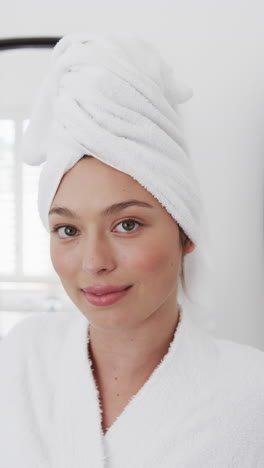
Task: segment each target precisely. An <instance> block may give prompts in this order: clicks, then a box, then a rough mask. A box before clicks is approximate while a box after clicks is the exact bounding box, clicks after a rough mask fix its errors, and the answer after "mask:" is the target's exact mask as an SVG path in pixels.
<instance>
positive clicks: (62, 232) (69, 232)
mask: <svg viewBox="0 0 264 468" xmlns="http://www.w3.org/2000/svg"><path fill="white" fill-rule="evenodd" d="M54 232H57V233H58V236H59V237H60V238H61V239H67V237H74V236H76V234H77V232H78V229H76V228H75V227H73V226H58V227H56V228H55V229H54Z"/></svg>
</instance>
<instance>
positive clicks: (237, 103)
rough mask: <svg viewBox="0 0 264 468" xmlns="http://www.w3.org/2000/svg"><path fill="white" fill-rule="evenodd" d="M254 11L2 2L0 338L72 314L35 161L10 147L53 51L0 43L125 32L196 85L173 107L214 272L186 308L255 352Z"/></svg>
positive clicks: (261, 45)
mask: <svg viewBox="0 0 264 468" xmlns="http://www.w3.org/2000/svg"><path fill="white" fill-rule="evenodd" d="M263 13H264V6H263V3H262V2H261V1H256V0H253V1H243V0H240V1H235V0H229V1H227V0H222V1H221V2H217V1H212V0H199V2H197V1H195V0H185V1H184V2H180V1H178V0H174V1H172V0H171V1H168V0H162V1H155V0H152V1H147V0H140V1H139V0H133V2H124V1H121V0H113V1H111V2H109V1H106V0H97V1H96V2H94V1H90V0H86V1H80V0H75V2H73V3H71V2H68V3H66V2H64V1H60V0H57V1H51V0H46V1H45V3H44V2H36V1H33V0H24V1H23V2H19V1H14V0H10V1H9V2H8V3H7V2H6V3H5V4H2V8H1V18H0V26H1V27H0V31H1V32H0V41H1V44H2V48H1V49H0V84H1V86H0V260H1V261H0V337H3V336H4V335H5V334H6V333H7V332H8V330H10V329H11V328H12V327H13V326H14V325H15V324H16V323H18V322H19V321H20V320H24V319H25V318H26V317H28V316H29V315H31V314H36V313H38V314H39V313H55V312H56V311H59V310H60V311H65V312H73V311H75V312H76V310H75V308H74V306H73V305H72V304H71V302H70V300H69V299H68V298H67V296H66V294H65V293H64V292H63V290H62V287H61V286H60V284H59V279H58V278H57V276H56V274H55V273H54V271H53V269H52V266H51V263H50V260H49V236H48V234H47V233H46V232H45V230H44V228H43V227H42V225H41V223H40V220H39V218H38V214H37V205H36V199H37V183H38V176H39V171H40V167H30V166H26V165H25V164H23V163H22V162H21V161H20V160H19V153H18V148H19V143H20V141H21V137H22V135H23V131H24V130H25V128H26V125H27V123H28V118H29V114H30V110H31V106H32V103H33V101H34V98H35V97H36V94H37V91H38V88H39V86H40V84H41V81H42V79H43V77H44V76H45V74H46V73H47V71H48V68H49V64H50V56H51V50H52V49H51V47H46V48H33V47H31V48H19V49H18V48H13V49H10V48H9V49H8V48H6V47H5V43H4V40H7V39H14V40H15V39H21V38H25V39H26V38H53V40H54V41H56V40H58V39H59V38H60V37H61V36H63V35H64V34H67V33H71V32H83V31H90V32H95V33H97V32H99V33H100V32H115V31H119V32H126V31H128V32H131V33H134V34H138V35H139V36H141V37H142V38H145V39H146V40H148V41H150V42H152V43H153V45H154V46H155V47H156V48H157V49H158V50H159V51H160V52H161V54H162V55H163V57H164V58H165V59H166V60H167V61H168V62H169V63H170V64H171V65H172V66H174V68H175V70H176V71H177V73H178V76H179V79H180V80H182V81H184V82H186V83H187V84H189V85H190V86H191V87H192V89H193V92H194V95H193V97H192V99H190V100H189V101H188V102H187V103H186V104H184V106H183V107H182V114H183V118H184V127H185V133H186V139H187V141H188V143H189V148H190V153H191V157H192V160H193V163H194V165H195V169H196V173H197V176H198V179H199V182H200V187H201V191H202V195H203V199H204V200H203V201H204V205H205V209H206V215H207V223H208V228H209V234H210V241H211V247H210V249H211V258H212V265H213V270H212V271H211V272H210V274H207V276H206V277H205V278H203V281H202V282H201V285H200V288H199V291H197V294H196V300H197V304H189V305H187V307H188V306H189V308H190V309H191V311H192V314H193V316H194V317H196V318H197V320H198V321H200V323H201V324H202V325H203V326H204V327H205V328H207V329H208V330H209V331H210V332H211V333H213V334H214V335H216V336H218V337H222V338H227V339H232V340H234V341H237V342H240V343H244V344H248V345H251V346H255V347H258V348H260V349H263V350H264V314H263V312H264V138H263V134H264V133H263V126H264V105H263V104H264V102H263V101H264V90H263V87H264V84H263V83H264V54H263V52H264V50H263V49H264V28H263ZM187 288H188V284H187Z"/></svg>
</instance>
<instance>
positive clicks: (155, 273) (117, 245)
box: [49, 157, 194, 329]
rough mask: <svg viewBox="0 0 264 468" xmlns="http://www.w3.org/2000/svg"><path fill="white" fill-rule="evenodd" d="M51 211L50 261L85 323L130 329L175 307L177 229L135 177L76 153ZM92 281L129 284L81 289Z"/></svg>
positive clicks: (178, 261) (178, 263)
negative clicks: (101, 290) (102, 291)
mask: <svg viewBox="0 0 264 468" xmlns="http://www.w3.org/2000/svg"><path fill="white" fill-rule="evenodd" d="M129 201H133V202H131V203H130V204H128V203H127V202H129ZM135 201H137V202H140V205H141V206H139V204H138V205H137V204H136V202H135ZM120 204H123V205H120ZM115 205H116V206H115ZM143 205H144V206H143ZM110 207H112V208H111V209H110ZM51 209H52V211H53V212H52V213H51V214H50V215H49V223H50V230H51V237H50V246H51V259H52V263H53V266H54V268H55V270H56V272H57V273H58V275H59V277H60V279H61V282H62V285H63V287H64V289H65V291H66V292H67V294H68V295H69V297H70V298H71V300H72V301H73V302H74V304H75V305H76V306H77V307H78V309H79V310H80V311H81V312H82V313H83V314H84V315H85V316H86V317H87V318H88V320H89V322H90V323H91V324H92V325H94V326H96V327H100V328H102V327H103V328H112V329H113V328H118V327H119V328H127V327H134V326H138V325H140V323H141V322H142V321H145V320H147V319H149V318H150V317H152V316H153V314H159V315H163V318H164V314H166V313H171V312H172V311H175V310H177V300H176V296H177V287H178V278H179V273H180V267H181V255H182V248H181V245H180V238H179V228H178V225H177V223H176V222H175V221H174V219H173V218H172V217H171V216H170V215H169V214H168V212H167V211H166V210H165V208H163V207H162V206H161V205H160V203H159V202H158V201H157V200H156V199H155V198H154V197H153V196H152V195H151V194H150V193H149V192H148V191H147V190H145V189H144V188H143V187H142V186H141V185H140V184H139V183H138V182H137V181H135V180H134V179H133V178H132V177H130V176H129V175H127V174H125V173H123V172H120V171H118V170H116V169H114V168H112V167H110V166H108V165H106V164H104V163H102V162H101V161H99V160H97V159H96V158H92V157H89V158H85V159H81V160H80V161H79V162H78V163H77V164H76V165H75V166H74V167H73V168H72V169H71V170H70V171H69V172H67V173H66V174H65V175H64V177H63V178H62V181H61V183H60V185H59V188H58V190H57V193H56V195H55V197H54V199H53V202H52V206H51ZM192 248H194V245H192ZM189 251H190V249H189ZM95 286H114V287H120V288H125V287H127V286H130V288H129V289H127V291H126V292H125V293H121V294H119V296H120V297H119V299H117V296H118V295H117V294H113V295H111V296H110V295H109V294H108V295H105V296H101V297H99V296H95V295H94V294H87V293H85V292H84V291H83V290H84V288H90V287H95ZM109 298H110V299H112V300H113V301H114V302H112V301H111V300H110V299H109ZM109 300H110V303H109ZM96 301H97V302H96ZM100 301H101V302H102V303H103V304H102V303H100V304H99V303H98V302H100ZM105 304H107V305H105Z"/></svg>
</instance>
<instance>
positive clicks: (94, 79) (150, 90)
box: [21, 33, 202, 247]
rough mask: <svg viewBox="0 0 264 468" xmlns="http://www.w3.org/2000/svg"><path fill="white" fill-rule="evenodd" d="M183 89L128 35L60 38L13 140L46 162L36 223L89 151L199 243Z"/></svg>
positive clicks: (26, 154)
mask: <svg viewBox="0 0 264 468" xmlns="http://www.w3.org/2000/svg"><path fill="white" fill-rule="evenodd" d="M191 95H192V90H191V88H189V87H188V86H187V85H184V84H182V83H179V82H178V81H177V79H176V77H175V71H174V70H173V68H172V67H170V66H169V65H168V64H167V63H166V62H165V61H164V60H163V59H162V57H161V56H160V54H159V53H158V51H156V50H155V49H154V47H153V46H152V45H151V44H149V43H148V42H146V41H144V40H142V39H139V38H138V37H136V36H133V35H128V34H120V33H119V34H118V33H116V34H112V35H109V36H107V35H105V36H104V35H91V34H89V33H75V34H70V35H67V36H64V37H63V38H62V39H61V40H60V41H59V42H58V43H57V44H56V46H55V48H54V50H53V55H52V66H51V69H50V71H49V74H48V75H47V77H46V80H45V81H44V83H43V85H42V88H41V90H40V93H39V95H38V98H37V100H36V102H35V105H34V108H33V110H32V115H31V118H30V123H29V126H28V129H27V131H26V133H25V135H24V139H23V143H22V146H21V154H22V157H23V159H24V161H25V162H27V163H29V164H41V163H42V162H44V161H46V164H45V166H44V169H43V171H42V174H41V178H40V186H39V212H40V216H41V219H42V221H43V223H44V225H45V226H46V227H47V228H48V210H49V208H50V205H51V202H52V199H53V196H54V195H55V192H56V189H57V187H58V185H59V182H60V180H61V178H62V176H63V174H64V173H65V172H66V171H67V170H69V169H70V168H71V167H72V166H73V165H74V164H75V163H76V162H77V161H78V160H79V159H80V158H81V157H82V156H83V155H84V154H90V155H92V156H94V157H96V158H98V159H100V160H101V161H103V162H104V163H106V164H108V165H110V166H112V167H114V168H116V169H118V170H120V171H122V172H125V173H127V174H129V175H130V176H132V177H134V178H135V179H136V180H137V181H138V182H139V183H140V184H141V185H143V186H144V187H145V188H147V189H148V190H149V192H150V193H152V194H153V195H154V196H155V197H156V198H157V199H158V200H159V201H160V203H161V204H162V205H163V206H165V207H166V209H167V210H168V212H169V213H170V214H171V215H172V216H173V217H174V218H175V219H176V220H177V221H178V222H179V224H180V225H181V226H182V228H183V230H184V231H185V232H186V234H187V235H188V236H189V238H190V239H191V240H192V241H193V242H194V243H195V244H197V247H199V231H200V215H201V213H200V212H201V209H202V207H201V199H200V189H199V184H198V181H197V178H196V175H195V173H194V168H193V165H192V163H191V160H190V157H189V154H188V149H187V144H186V142H185V139H184V134H183V123H182V120H181V115H180V109H179V104H180V103H183V102H185V101H186V100H187V99H189V98H190V97H191Z"/></svg>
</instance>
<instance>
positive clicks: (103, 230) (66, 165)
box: [0, 34, 264, 468]
mask: <svg viewBox="0 0 264 468" xmlns="http://www.w3.org/2000/svg"><path fill="white" fill-rule="evenodd" d="M53 57H54V64H53V68H52V72H51V73H50V75H49V76H48V78H47V79H46V81H45V82H44V85H43V87H42V90H41V93H40V95H39V98H38V101H37V103H36V105H35V108H34V111H33V113H32V118H31V122H30V126H29V129H28V131H27V134H26V135H25V137H24V142H23V149H22V152H23V156H24V159H25V160H26V161H27V162H30V163H32V164H40V163H41V162H44V161H45V165H44V168H43V170H42V173H41V178H40V183H39V198H38V205H39V213H40V216H41V219H42V221H43V224H44V226H45V227H46V228H47V229H48V230H49V231H50V245H51V258H52V262H53V265H54V268H55V270H56V272H57V273H58V275H59V277H60V280H61V282H62V285H63V287H64V288H65V291H66V293H67V294H68V295H69V297H70V298H71V300H72V301H73V302H74V304H75V305H76V306H77V308H78V309H79V311H80V312H81V313H80V314H70V315H69V316H68V317H67V316H65V315H64V314H63V313H57V314H54V315H53V316H50V315H49V316H42V317H37V318H35V317H34V318H31V319H27V320H26V321H24V322H23V323H21V324H19V325H17V326H16V327H14V328H13V329H12V331H11V332H10V333H9V335H8V336H7V337H6V338H5V339H4V340H3V342H2V343H1V348H0V350H1V352H0V370H1V375H2V378H3V379H2V382H1V386H0V405H1V422H0V435H1V438H0V444H1V451H0V453H1V462H2V464H3V466H5V467H16V466H20V467H21V466H22V467H27V468H29V467H32V468H33V467H34V468H35V467H37V466H38V467H54V468H55V467H56V468H68V467H69V468H70V467H71V468H72V467H74V468H75V467H76V468H84V467H91V468H97V467H98V468H99V467H108V468H109V467H111V468H132V467H133V468H139V467H142V468H143V467H144V468H158V467H159V468H160V467H162V468H174V467H189V468H197V467H201V468H205V467H208V468H212V467H219V468H220V467H221V468H222V467H237V468H238V467H239V468H248V467H254V468H255V467H263V465H264V443H263V435H264V397H263V395H264V392H263V390H264V377H263V364H264V355H263V353H262V352H261V351H259V350H257V349H254V348H252V347H249V346H243V345H240V344H237V343H233V342H231V341H228V340H220V339H216V338H214V337H212V336H211V335H210V334H208V333H206V332H205V331H203V330H202V329H200V328H199V327H198V326H197V325H196V324H195V323H194V322H193V321H192V320H191V318H190V317H189V316H188V314H187V313H186V312H185V311H184V310H183V308H182V306H181V304H179V303H178V299H177V298H178V286H179V279H180V278H182V274H183V270H182V267H183V257H184V255H189V254H191V253H192V252H193V251H194V249H197V248H198V249H199V248H200V245H201V236H200V235H199V214H200V208H201V206H200V199H199V191H198V186H197V184H196V181H195V177H194V174H193V172H192V166H191V163H190V159H189V158H188V152H187V148H186V144H185V142H184V139H183V135H182V131H181V122H180V117H179V112H178V104H179V103H181V102H184V101H185V100H186V99H187V98H188V95H189V94H190V93H189V92H188V90H187V88H184V87H180V85H179V84H178V85H177V84H176V82H175V81H174V79H173V75H172V72H171V69H170V68H169V67H168V65H167V64H165V62H164V61H163V60H162V59H161V57H160V56H159V55H158V53H157V52H156V51H154V50H153V49H152V47H151V46H150V45H149V44H147V43H146V42H144V41H142V40H139V39H136V38H134V37H130V36H125V35H123V36H121V35H114V36H112V37H102V36H91V35H89V34H76V35H70V36H65V37H64V38H63V39H62V40H61V41H60V42H59V43H58V44H57V45H56V47H55V49H54V52H53Z"/></svg>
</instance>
